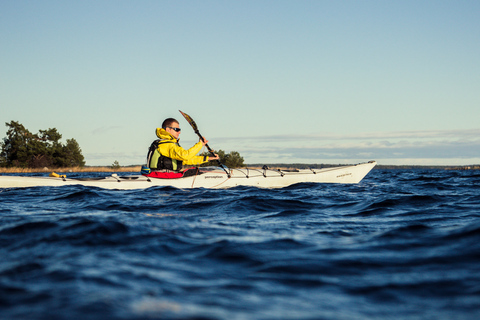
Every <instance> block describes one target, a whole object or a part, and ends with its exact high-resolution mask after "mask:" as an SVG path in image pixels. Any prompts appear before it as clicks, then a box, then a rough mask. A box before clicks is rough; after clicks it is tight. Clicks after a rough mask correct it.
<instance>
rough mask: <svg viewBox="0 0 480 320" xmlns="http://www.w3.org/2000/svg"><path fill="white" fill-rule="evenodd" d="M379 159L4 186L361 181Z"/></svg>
mask: <svg viewBox="0 0 480 320" xmlns="http://www.w3.org/2000/svg"><path fill="white" fill-rule="evenodd" d="M376 164H377V163H376V162H375V161H370V162H368V163H361V164H357V165H353V166H341V167H331V168H323V169H305V170H279V169H277V170H273V169H267V168H265V169H248V168H244V169H226V170H224V169H223V168H220V167H205V168H200V174H198V175H196V176H190V177H185V178H176V179H158V178H149V177H145V176H143V175H130V176H118V175H117V174H112V175H111V176H107V177H101V178H68V177H65V176H59V177H39V176H8V175H7V176H0V188H25V187H46V186H48V187H60V186H71V185H82V186H88V187H98V188H104V189H119V190H130V189H145V188H150V187H156V186H171V187H176V188H182V189H183V188H208V189H220V188H231V187H236V186H253V187H260V188H282V187H286V186H289V185H292V184H295V183H301V182H315V183H358V182H360V181H361V180H362V179H363V178H364V177H365V176H366V175H367V174H368V173H369V172H370V170H372V169H373V167H374V166H375V165H376Z"/></svg>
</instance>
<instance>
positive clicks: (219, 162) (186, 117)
mask: <svg viewBox="0 0 480 320" xmlns="http://www.w3.org/2000/svg"><path fill="white" fill-rule="evenodd" d="M178 111H180V113H181V114H182V115H183V117H184V118H185V119H186V120H187V122H188V123H189V124H190V125H191V126H192V128H193V131H195V133H196V134H197V136H198V137H199V138H200V140H202V142H205V138H204V137H203V136H202V135H201V134H200V131H199V130H198V127H197V124H196V123H195V121H193V119H192V117H190V116H189V115H188V114H186V113H184V112H182V111H181V110H178ZM205 147H207V150H208V152H210V154H211V155H212V156H214V157H216V155H215V153H214V152H213V150H212V149H211V148H210V146H209V145H208V143H206V144H205ZM217 162H218V164H219V165H220V167H222V168H223V170H224V171H225V173H227V175H228V177H229V178H230V173H228V172H227V170H226V169H225V166H224V165H223V163H222V162H221V161H220V159H217Z"/></svg>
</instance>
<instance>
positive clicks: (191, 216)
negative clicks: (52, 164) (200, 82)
mask: <svg viewBox="0 0 480 320" xmlns="http://www.w3.org/2000/svg"><path fill="white" fill-rule="evenodd" d="M479 187H480V172H478V171H446V170H445V171H444V170H430V171H427V170H414V171H394V170H393V171H388V170H373V171H372V172H371V173H370V174H369V175H367V177H366V178H365V179H364V180H363V181H362V182H361V183H360V184H358V185H327V184H298V185H294V186H291V187H288V188H284V189H274V190H264V189H257V188H250V187H249V188H246V187H240V188H234V189H229V190H202V189H198V190H179V189H175V188H169V187H167V188H165V187H156V188H151V189H147V190H135V191H109V190H102V189H96V188H86V187H81V186H73V187H59V188H54V187H41V188H26V189H6V190H0V318H1V319H102V320H105V319H335V320H338V319H456V320H457V319H479V318H480V188H479Z"/></svg>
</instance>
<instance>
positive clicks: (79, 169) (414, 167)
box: [0, 163, 480, 174]
mask: <svg viewBox="0 0 480 320" xmlns="http://www.w3.org/2000/svg"><path fill="white" fill-rule="evenodd" d="M263 166H264V165H260V164H249V165H246V167H247V168H251V169H253V168H257V169H260V168H262V167H263ZM266 166H267V167H268V168H269V169H274V170H276V169H293V168H295V169H308V168H312V169H319V168H331V167H339V166H346V164H302V163H293V164H286V163H277V164H266ZM141 167H142V166H141V165H133V166H124V167H123V166H121V167H119V168H112V167H109V166H85V167H70V168H2V167H0V174H4V173H43V172H57V173H68V172H140V170H141ZM373 169H374V170H378V169H383V170H418V169H423V170H480V165H478V164H476V165H464V166H438V165H381V164H377V165H376V166H375V168H373Z"/></svg>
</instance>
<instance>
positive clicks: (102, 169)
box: [0, 166, 141, 173]
mask: <svg viewBox="0 0 480 320" xmlns="http://www.w3.org/2000/svg"><path fill="white" fill-rule="evenodd" d="M140 169H141V166H126V167H120V168H112V167H108V166H104V167H102V166H98V167H93V166H92V167H90V166H85V167H69V168H0V173H41V172H52V171H54V172H57V173H68V172H140Z"/></svg>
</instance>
